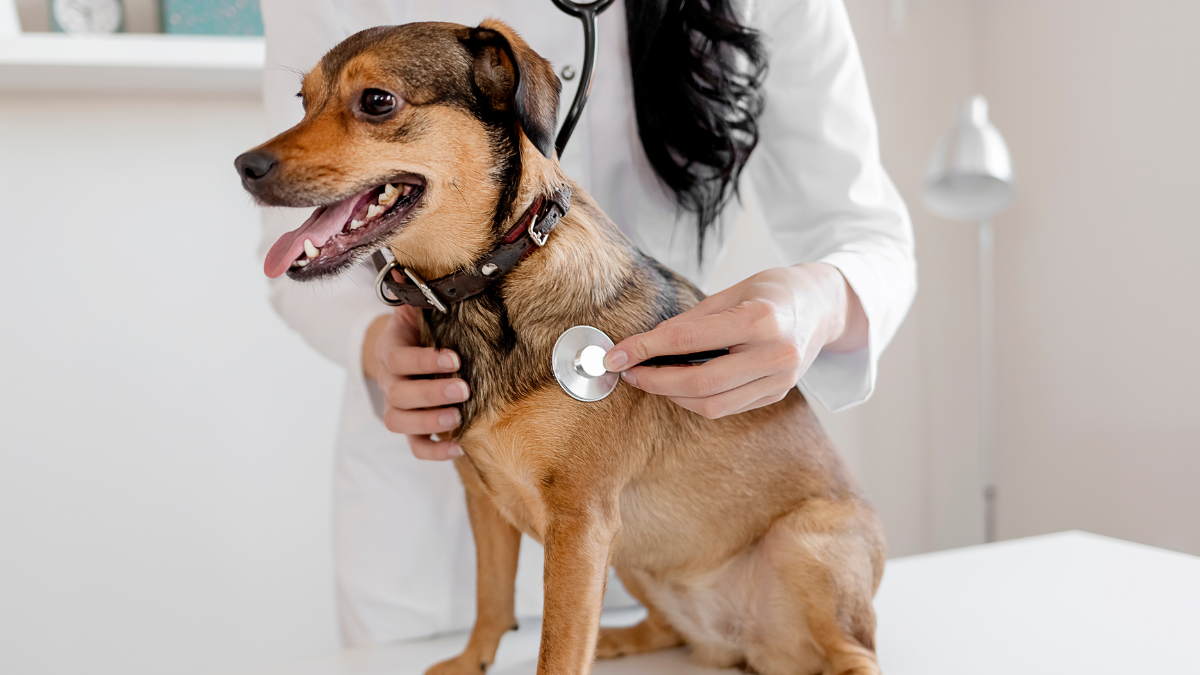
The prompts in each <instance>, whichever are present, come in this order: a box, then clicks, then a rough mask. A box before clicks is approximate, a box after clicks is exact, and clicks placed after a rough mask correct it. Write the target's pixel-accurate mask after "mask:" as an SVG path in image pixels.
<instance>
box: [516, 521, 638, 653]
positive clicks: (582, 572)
mask: <svg viewBox="0 0 1200 675" xmlns="http://www.w3.org/2000/svg"><path fill="white" fill-rule="evenodd" d="M619 531H620V516H619V514H618V511H617V506H616V500H613V502H612V503H611V504H606V505H603V506H599V507H598V506H587V505H584V506H582V507H581V506H579V505H578V504H576V506H575V508H573V509H571V511H570V512H569V514H566V515H564V514H558V515H556V516H553V517H552V519H551V521H550V523H549V524H548V527H547V532H546V535H545V542H546V565H545V594H546V596H545V598H546V599H545V607H544V609H543V613H544V614H543V622H542V649H541V654H540V655H539V657H538V670H537V672H538V675H586V674H587V673H590V672H591V670H592V662H593V661H594V660H595V652H596V635H597V633H598V631H599V629H600V609H601V605H603V603H604V583H605V581H606V580H607V578H608V566H609V560H610V557H611V554H612V546H613V543H614V541H615V540H616V537H617V533H618V532H619Z"/></svg>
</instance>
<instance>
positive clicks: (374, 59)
mask: <svg viewBox="0 0 1200 675" xmlns="http://www.w3.org/2000/svg"><path fill="white" fill-rule="evenodd" d="M559 90H560V84H559V81H558V78H557V77H556V76H555V74H554V70H553V69H552V68H551V66H550V64H549V63H548V62H547V61H546V60H545V59H543V58H542V57H541V56H539V55H538V54H537V53H535V52H534V51H533V50H532V49H531V48H530V47H529V45H527V44H526V43H525V42H524V40H522V39H521V38H520V37H519V36H517V34H516V33H515V32H514V31H513V30H512V29H511V28H509V27H508V26H506V25H504V24H503V23H501V22H499V21H494V20H489V21H485V22H484V23H483V24H482V25H480V26H479V27H477V28H469V27H467V26H459V25H456V24H445V23H416V24H407V25H403V26H386V27H379V28H371V29H368V30H365V31H362V32H360V33H356V34H355V35H352V36H350V37H349V38H347V39H346V40H345V41H343V42H342V43H341V44H339V45H337V46H336V47H334V48H333V49H332V50H330V52H329V53H328V54H326V55H325V57H324V58H322V59H321V62H320V63H319V64H317V66H316V67H315V68H314V69H313V70H312V72H310V73H308V74H307V75H306V76H305V77H304V81H303V84H302V86H301V90H300V93H299V94H298V96H299V97H300V98H301V101H302V103H303V105H304V119H303V120H302V121H301V122H300V123H299V124H297V125H296V126H294V127H292V128H291V129H289V130H287V131H285V132H283V133H282V134H280V135H278V136H276V137H275V138H273V139H271V140H269V141H267V142H266V143H264V144H262V145H260V146H259V147H257V148H255V149H253V150H251V151H249V152H247V153H245V154H243V155H241V156H240V157H238V158H237V161H236V162H235V165H236V167H237V170H238V173H239V174H240V175H241V178H242V185H243V186H244V187H245V188H246V190H247V191H249V192H250V193H251V194H252V195H254V197H255V199H256V200H257V201H258V202H260V203H262V204H264V205H271V206H294V207H304V206H315V207H317V209H316V211H314V212H313V215H312V216H311V217H310V218H309V219H308V221H306V222H305V223H304V225H302V226H301V227H300V228H299V229H297V230H295V231H293V232H289V233H288V234H285V235H284V236H283V237H282V238H280V239H279V241H278V242H276V243H275V245H274V246H273V247H272V248H271V251H270V253H268V254H267V260H266V263H265V265H264V269H265V271H266V273H267V276H270V277H277V276H280V275H281V274H283V273H285V272H286V273H287V274H288V276H290V277H292V278H293V279H297V280H304V279H314V278H318V277H322V276H329V275H333V274H337V273H339V272H341V271H343V270H345V269H347V268H349V267H350V266H352V265H354V264H355V263H357V262H359V261H360V260H362V259H363V258H365V257H367V256H369V255H370V254H371V253H373V252H374V251H375V250H376V249H378V248H380V247H382V246H387V245H390V246H391V248H392V250H393V252H394V253H395V254H396V256H397V258H398V259H399V260H400V261H401V262H402V263H406V264H412V265H415V266H417V267H418V268H419V269H421V270H422V271H426V272H428V273H429V274H433V275H440V274H445V273H448V272H450V271H453V270H454V269H456V268H459V267H463V266H465V265H469V264H470V263H471V261H472V260H474V258H475V257H477V256H478V255H479V254H480V253H482V252H483V251H485V250H486V249H487V248H489V247H490V246H491V244H492V242H493V241H494V240H495V238H496V237H497V236H498V230H499V229H500V228H501V226H502V225H503V224H504V223H505V222H506V221H507V220H508V219H510V218H511V217H512V216H513V211H514V209H515V207H516V206H517V205H520V204H522V203H524V202H528V201H531V200H532V198H533V195H532V192H533V191H535V190H537V189H538V187H537V186H538V184H539V183H545V184H550V183H551V182H552V181H554V180H555V179H556V178H557V179H559V180H561V176H560V174H559V169H558V165H557V161H556V160H555V158H554V129H555V124H556V122H557V113H558V96H559Z"/></svg>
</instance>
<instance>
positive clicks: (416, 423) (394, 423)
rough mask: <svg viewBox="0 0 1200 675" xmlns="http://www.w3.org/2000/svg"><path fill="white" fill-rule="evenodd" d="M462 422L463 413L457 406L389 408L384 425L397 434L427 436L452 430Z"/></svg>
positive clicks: (385, 414) (384, 416)
mask: <svg viewBox="0 0 1200 675" xmlns="http://www.w3.org/2000/svg"><path fill="white" fill-rule="evenodd" d="M461 423H462V413H460V412H459V411H458V409H457V408H434V409H433V410H401V409H400V408H388V409H387V411H385V412H384V414H383V425H384V426H385V427H387V429H388V431H391V432H393V433H397V434H413V435H418V436H427V435H429V434H437V433H441V432H444V431H450V430H451V429H454V428H455V427H457V426H458V425H459V424H461Z"/></svg>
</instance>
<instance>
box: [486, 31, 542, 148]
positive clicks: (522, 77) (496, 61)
mask: <svg viewBox="0 0 1200 675" xmlns="http://www.w3.org/2000/svg"><path fill="white" fill-rule="evenodd" d="M468 46H469V47H470V48H471V51H472V53H473V54H474V56H475V63H474V72H473V75H474V78H475V85H476V86H477V87H479V90H480V91H481V92H482V93H483V95H484V96H485V97H487V99H488V100H489V101H490V103H491V105H492V107H493V108H494V109H495V110H503V111H512V112H513V113H514V114H515V115H516V118H517V122H518V123H519V124H520V125H521V131H523V132H524V133H525V135H526V136H527V137H528V138H529V140H530V142H532V143H533V145H534V147H536V148H537V149H538V150H539V151H540V152H541V153H542V154H543V155H545V156H546V157H547V158H551V157H553V156H554V128H555V127H556V126H557V123H558V95H559V92H560V91H561V90H562V83H560V82H559V81H558V76H557V75H555V74H554V68H552V67H551V66H550V62H549V61H547V60H546V59H544V58H542V57H541V56H540V55H539V54H538V53H537V52H535V51H533V49H532V48H530V46H529V45H528V44H527V43H526V42H525V41H524V40H522V39H521V36H519V35H517V33H516V31H514V30H513V29H512V28H510V27H508V26H507V25H506V24H504V23H503V22H501V21H497V20H495V19H488V20H486V21H484V22H483V23H481V24H480V25H479V27H478V28H474V29H472V30H471V40H470V44H469V45H468Z"/></svg>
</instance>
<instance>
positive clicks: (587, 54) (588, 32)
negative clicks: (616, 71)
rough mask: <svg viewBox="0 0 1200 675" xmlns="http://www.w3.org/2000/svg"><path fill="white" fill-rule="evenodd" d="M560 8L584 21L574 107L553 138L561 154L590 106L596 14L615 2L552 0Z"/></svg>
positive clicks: (595, 53)
mask: <svg viewBox="0 0 1200 675" xmlns="http://www.w3.org/2000/svg"><path fill="white" fill-rule="evenodd" d="M552 1H553V2H554V4H555V6H557V7H558V8H559V9H561V10H562V11H564V12H566V13H567V14H570V15H571V16H574V17H576V18H578V19H579V22H580V23H582V24H583V72H582V73H580V76H579V88H578V89H576V90H575V100H573V101H572V102H571V109H570V110H569V111H568V112H567V117H566V119H564V120H563V124H562V127H560V128H559V130H558V137H557V138H555V139H554V150H555V151H556V152H557V153H558V156H559V157H562V153H563V150H564V149H565V148H566V147H567V141H569V140H570V139H571V133H572V132H574V131H575V125H576V124H578V123H579V117H580V116H581V115H583V107H584V106H585V105H587V100H588V96H589V95H590V94H591V93H592V74H593V73H594V72H595V68H596V55H597V50H598V47H597V45H596V17H597V16H599V15H600V14H601V13H602V12H603V11H604V10H606V9H608V8H609V6H610V5H612V3H613V0H595V1H594V2H584V3H578V2H572V1H571V0H552Z"/></svg>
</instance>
